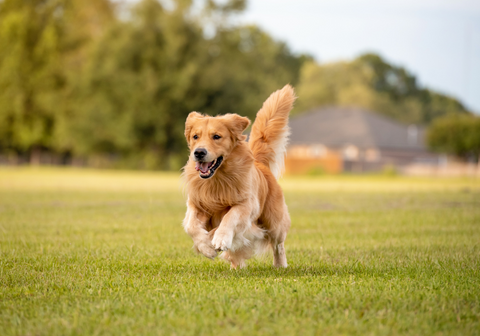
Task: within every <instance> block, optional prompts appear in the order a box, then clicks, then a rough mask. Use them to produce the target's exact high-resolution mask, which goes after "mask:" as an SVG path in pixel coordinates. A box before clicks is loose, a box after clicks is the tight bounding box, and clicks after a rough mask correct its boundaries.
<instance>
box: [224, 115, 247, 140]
mask: <svg viewBox="0 0 480 336" xmlns="http://www.w3.org/2000/svg"><path fill="white" fill-rule="evenodd" d="M225 117H227V118H228V121H229V128H230V131H231V132H232V134H233V135H234V136H235V137H236V138H237V140H240V141H242V140H246V139H247V136H246V135H243V134H242V133H243V131H245V130H246V129H247V127H248V125H250V119H248V118H246V117H241V116H239V115H238V114H226V115H225Z"/></svg>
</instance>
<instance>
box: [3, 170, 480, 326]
mask: <svg viewBox="0 0 480 336" xmlns="http://www.w3.org/2000/svg"><path fill="white" fill-rule="evenodd" d="M282 185H283V186H284V189H285V194H286V200H287V204H288V205H289V209H290V213H291V216H292V228H291V231H290V233H289V236H288V239H287V242H286V249H287V257H288V261H289V265H290V266H289V268H287V269H273V268H272V266H271V263H272V262H271V259H270V257H268V258H267V257H265V258H260V259H254V260H251V261H250V262H249V265H248V267H247V268H246V269H242V270H237V271H234V270H230V268H229V265H228V264H227V263H225V262H223V261H221V260H216V261H213V262H212V261H210V260H208V259H206V258H204V257H201V256H197V255H195V253H194V252H193V250H192V242H191V240H190V238H189V237H188V236H187V235H186V234H185V233H184V232H183V229H182V227H181V221H182V219H183V214H184V212H185V201H184V198H183V196H182V193H181V187H180V182H179V178H178V175H176V174H161V173H140V172H105V171H93V170H74V169H64V170H60V169H1V170H0V335H142V334H151V335H173V334H175V335H240V334H242V335H253V334H259V335H260V334H261V335H340V334H343V335H345V334H351V335H479V334H480V248H479V242H480V181H479V180H475V179H415V178H404V177H390V178H388V177H353V176H339V177H306V178H290V179H285V180H283V181H282Z"/></svg>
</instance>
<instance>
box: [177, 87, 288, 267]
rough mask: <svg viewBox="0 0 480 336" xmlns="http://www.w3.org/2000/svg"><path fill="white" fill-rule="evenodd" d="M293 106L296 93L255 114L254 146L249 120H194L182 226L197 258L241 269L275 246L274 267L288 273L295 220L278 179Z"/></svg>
mask: <svg viewBox="0 0 480 336" xmlns="http://www.w3.org/2000/svg"><path fill="white" fill-rule="evenodd" d="M295 99H296V97H295V93H294V90H293V88H292V87H291V86H290V85H286V86H285V87H284V88H283V89H281V90H278V91H276V92H274V93H272V94H271V95H270V97H269V98H268V99H267V100H266V101H265V102H264V103H263V107H262V108H261V109H260V111H259V112H258V113H257V117H256V119H255V123H254V124H253V126H252V131H251V134H250V139H249V142H248V143H247V142H246V136H245V135H243V134H242V133H243V131H244V130H245V129H246V128H247V127H248V125H249V124H250V120H249V119H248V118H245V117H241V116H239V115H237V114H226V115H222V116H217V117H210V116H207V115H202V114H200V113H197V112H191V113H190V114H189V115H188V117H187V121H186V124H185V137H186V139H187V142H188V147H189V149H190V156H189V160H188V162H187V164H186V165H185V167H184V173H183V177H184V180H185V189H186V193H187V196H188V199H187V213H186V215H185V219H184V221H183V226H184V228H185V231H186V232H187V233H188V234H189V235H190V236H191V237H192V239H193V242H194V248H195V249H196V251H197V252H199V253H202V254H203V255H204V256H206V257H208V258H211V259H213V258H215V257H216V256H217V252H219V251H223V253H222V257H223V258H225V259H226V260H228V261H230V263H231V267H232V268H237V267H243V266H245V260H246V259H249V258H251V257H252V256H253V255H254V254H256V253H258V252H259V251H262V250H263V249H264V248H266V247H268V246H269V245H270V246H271V247H272V249H273V264H274V266H276V267H287V257H286V255H285V247H284V242H285V238H286V237H287V232H288V229H289V228H290V216H289V214H288V209H287V205H286V204H285V199H284V197H283V193H282V190H281V188H280V185H279V184H278V182H277V179H278V178H279V177H280V175H281V173H282V172H283V167H284V157H285V151H286V149H285V147H286V145H287V141H288V135H289V127H288V114H289V112H290V110H291V109H292V107H293V103H294V101H295Z"/></svg>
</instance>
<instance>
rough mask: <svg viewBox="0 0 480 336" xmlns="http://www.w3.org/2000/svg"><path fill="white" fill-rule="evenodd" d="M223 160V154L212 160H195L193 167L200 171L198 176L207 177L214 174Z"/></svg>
mask: <svg viewBox="0 0 480 336" xmlns="http://www.w3.org/2000/svg"><path fill="white" fill-rule="evenodd" d="M222 161H223V156H219V157H218V158H216V159H215V160H213V161H212V162H198V161H197V162H195V169H196V170H197V171H199V172H200V177H201V178H203V179H208V178H210V177H212V176H213V174H215V171H216V170H217V169H218V167H220V165H221V164H222Z"/></svg>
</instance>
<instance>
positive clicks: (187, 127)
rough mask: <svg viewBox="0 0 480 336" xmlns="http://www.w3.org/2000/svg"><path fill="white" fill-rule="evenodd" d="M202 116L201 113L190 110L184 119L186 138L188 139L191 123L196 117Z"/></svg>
mask: <svg viewBox="0 0 480 336" xmlns="http://www.w3.org/2000/svg"><path fill="white" fill-rule="evenodd" d="M199 118H203V115H202V114H200V113H198V112H190V114H189V115H188V117H187V121H185V138H186V139H187V142H188V140H189V139H190V131H191V130H192V127H193V123H194V122H195V120H196V119H199Z"/></svg>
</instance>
